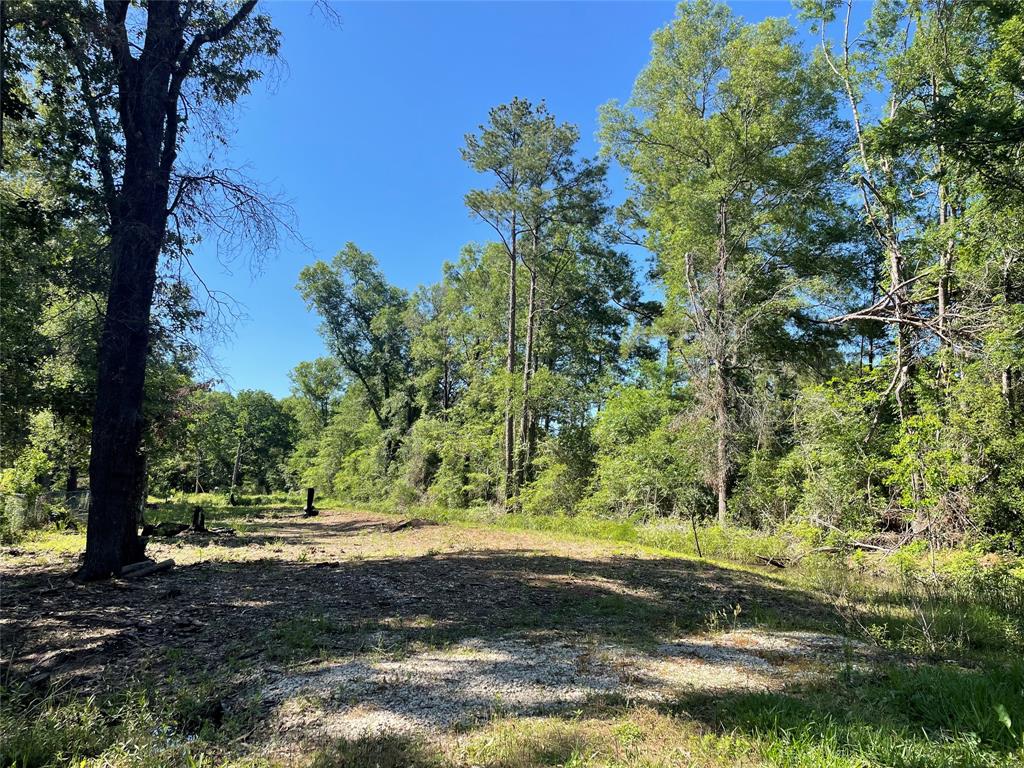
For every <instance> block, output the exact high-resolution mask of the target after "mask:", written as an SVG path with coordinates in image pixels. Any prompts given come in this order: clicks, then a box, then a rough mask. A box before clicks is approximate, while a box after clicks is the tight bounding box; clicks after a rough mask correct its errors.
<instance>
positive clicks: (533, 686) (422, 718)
mask: <svg viewBox="0 0 1024 768" xmlns="http://www.w3.org/2000/svg"><path fill="white" fill-rule="evenodd" d="M851 653H854V654H856V655H857V656H858V657H860V658H865V657H866V656H867V655H868V653H867V650H866V648H865V647H864V646H862V645H860V644H856V643H852V642H851V641H848V640H846V639H844V638H841V637H836V636H831V635H822V634H817V633H803V632H783V633H772V632H767V631H752V630H744V631H738V632H730V633H726V634H721V635H716V636H714V637H687V638H680V639H678V640H676V641H674V642H670V643H665V644H663V645H661V646H659V647H658V648H656V649H654V650H653V651H651V652H650V653H638V652H636V651H634V650H632V649H629V648H627V647H624V646H620V645H612V644H607V643H603V644H598V645H576V644H570V643H568V642H547V643H539V642H537V641H536V640H533V641H531V640H530V639H528V638H526V637H522V636H518V637H517V636H512V637H505V638H499V639H482V638H472V639H467V640H463V641H462V642H460V643H458V644H456V645H454V646H451V647H448V648H445V649H440V650H430V651H424V652H421V653H415V654H410V655H408V656H405V657H401V658H397V659H396V658H386V657H384V656H381V657H379V658H376V659H375V658H373V656H372V655H371V656H367V655H362V656H359V657H355V656H353V657H348V658H343V659H337V660H332V661H330V662H327V663H323V664H320V665H317V666H316V667H313V668H307V669H304V670H303V671H301V672H300V673H297V674H291V675H286V676H279V677H277V678H276V679H274V680H273V681H272V682H270V683H269V684H268V685H267V686H266V687H264V689H263V691H262V698H263V700H264V702H265V703H266V704H267V705H269V706H270V707H272V708H273V710H274V720H275V723H276V726H277V728H278V730H279V731H280V732H281V734H282V736H285V737H288V736H291V737H293V738H301V739H303V740H306V739H308V738H314V739H319V738H339V737H342V738H353V737H358V736H365V735H370V734H376V733H386V732H387V733H396V732H397V733H413V732H415V733H420V734H423V735H428V736H429V735H432V734H433V735H437V734H439V733H441V732H444V731H448V730H450V729H452V728H454V727H458V726H459V725H464V724H469V723H472V722H474V721H479V720H482V719H486V718H488V717H490V716H492V715H494V714H498V713H500V714H506V715H529V714H538V713H543V712H550V711H556V710H563V709H568V710H571V709H574V708H578V707H579V706H580V705H582V704H583V703H584V702H586V701H587V700H588V699H591V698H594V697H600V696H606V695H616V696H619V697H623V698H625V699H628V700H633V701H642V702H650V703H655V702H658V701H663V700H666V699H670V698H671V697H673V695H678V694H679V693H682V692H686V691H690V692H692V691H694V690H697V691H707V692H713V691H725V690H770V689H773V688H778V687H780V686H781V685H782V684H783V683H785V682H786V681H787V680H792V679H793V678H794V677H797V676H799V677H805V676H813V675H816V674H820V673H821V671H822V670H826V669H828V668H829V667H832V668H835V666H836V665H837V664H840V663H843V661H844V660H846V659H849V658H850V655H851Z"/></svg>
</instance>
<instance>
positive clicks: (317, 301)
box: [298, 243, 415, 460]
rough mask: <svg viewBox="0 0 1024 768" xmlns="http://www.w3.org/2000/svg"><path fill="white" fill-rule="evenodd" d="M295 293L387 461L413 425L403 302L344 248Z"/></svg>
mask: <svg viewBox="0 0 1024 768" xmlns="http://www.w3.org/2000/svg"><path fill="white" fill-rule="evenodd" d="M298 287H299V291H300V292H301V294H302V297H303V298H304V299H305V300H306V304H307V305H308V306H309V307H310V308H312V309H315V310H316V311H317V312H318V313H319V315H320V317H321V319H322V321H323V322H322V324H321V326H320V332H321V333H322V334H323V336H324V338H325V340H326V341H327V343H328V345H329V348H330V350H331V352H332V353H333V355H334V357H335V359H336V360H337V362H338V364H339V366H340V367H341V369H342V370H343V371H344V372H345V373H346V374H348V375H349V376H350V377H351V379H352V381H353V382H357V383H358V386H359V387H360V389H361V391H362V394H363V396H364V397H365V399H366V404H367V405H368V406H369V408H370V410H371V411H372V413H373V416H374V418H375V419H376V421H377V424H378V425H379V427H380V428H381V430H383V431H384V432H385V433H386V434H387V435H388V444H387V449H386V452H387V455H388V458H389V460H390V458H393V456H394V452H395V451H396V450H397V448H398V445H399V443H400V441H401V437H402V435H403V434H404V433H405V431H406V430H407V429H408V428H409V426H410V425H411V424H412V422H413V421H414V420H415V412H414V402H413V394H412V384H413V382H412V380H411V379H412V357H411V354H410V350H409V333H408V328H407V326H406V324H405V313H406V310H407V307H408V303H409V297H408V295H407V294H406V292H405V291H403V290H401V289H400V288H396V287H395V286H393V285H390V284H389V283H388V282H387V280H386V279H385V277H384V275H383V274H382V273H381V271H380V269H379V267H378V266H377V261H376V260H375V259H374V258H373V256H372V255H370V254H369V253H366V252H365V251H361V250H359V248H358V247H356V245H355V244H354V243H348V244H347V245H346V246H345V247H344V248H343V249H342V250H341V251H339V252H338V254H337V255H336V256H335V257H334V260H333V261H332V262H331V263H330V264H327V263H326V262H323V261H318V262H316V263H315V264H312V265H310V266H308V267H305V268H304V269H303V270H302V272H301V273H300V275H299V286H298Z"/></svg>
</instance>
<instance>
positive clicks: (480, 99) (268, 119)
mask: <svg viewBox="0 0 1024 768" xmlns="http://www.w3.org/2000/svg"><path fill="white" fill-rule="evenodd" d="M732 5H733V7H734V8H735V9H736V11H737V12H738V13H739V14H741V15H742V16H743V17H744V18H746V19H747V20H748V21H756V20H759V19H761V18H763V17H765V16H785V15H790V14H791V13H792V11H791V6H790V5H789V4H788V3H785V2H735V3H732ZM261 6H262V9H263V11H264V12H265V13H269V14H270V15H271V17H272V18H273V19H274V21H275V23H276V24H277V26H278V28H279V29H280V30H281V32H282V34H283V46H282V51H281V55H282V59H283V60H284V62H285V65H286V66H285V67H284V71H283V72H282V74H281V77H280V78H277V80H276V83H275V84H274V87H272V88H268V87H267V86H266V85H265V84H259V85H257V86H256V88H255V89H254V91H253V93H252V94H251V95H250V96H248V97H247V98H246V99H245V100H244V102H243V104H242V105H241V107H240V108H239V110H238V114H237V116H236V119H235V122H234V126H235V132H234V136H233V140H232V143H231V147H230V149H229V150H228V152H227V157H226V161H227V162H229V163H230V164H231V165H234V166H244V167H245V168H246V170H247V173H248V174H249V175H250V176H252V177H254V178H256V179H259V180H260V181H261V182H262V183H264V184H265V185H267V186H269V187H271V188H274V189H280V190H281V191H282V192H283V194H284V196H285V197H286V198H287V199H289V200H290V201H291V203H292V206H293V207H294V210H295V213H296V216H297V222H298V228H299V230H300V232H301V235H302V238H303V239H304V240H305V242H306V243H307V244H308V246H309V248H308V249H306V248H303V247H300V246H299V245H298V244H297V243H290V244H289V243H285V244H284V247H283V248H282V250H281V252H280V253H278V254H276V255H272V256H270V257H269V258H268V259H267V260H266V261H265V263H264V265H263V269H262V271H260V272H259V273H257V274H251V272H250V269H249V268H248V267H247V266H246V265H245V264H242V263H235V264H233V265H232V267H231V269H230V270H226V269H225V268H223V267H222V266H221V265H220V264H219V263H218V261H217V258H216V254H215V252H214V250H215V249H214V248H213V246H212V244H209V245H203V246H200V248H199V250H198V254H197V259H196V266H197V268H198V269H199V271H200V273H201V274H202V276H203V278H204V280H205V281H206V282H207V283H208V284H209V285H210V286H211V287H213V288H215V289H218V290H222V291H226V292H228V293H229V294H231V296H233V297H234V298H235V299H236V300H237V301H238V302H240V303H241V304H242V305H243V306H244V309H245V312H246V314H247V318H245V319H243V320H242V321H240V322H238V323H236V324H235V326H234V329H233V338H231V339H229V340H227V341H226V342H223V343H220V344H218V345H217V346H216V347H215V348H213V349H212V350H210V351H211V353H212V355H213V357H214V358H215V359H216V360H217V362H218V370H219V371H220V372H221V374H222V375H223V377H224V379H225V383H224V387H225V388H228V389H231V390H233V391H237V390H239V389H248V388H253V389H265V390H267V391H269V392H271V393H272V394H274V395H277V396H283V395H286V394H287V393H288V389H289V382H288V372H289V371H290V370H291V369H292V368H293V367H294V366H295V364H296V363H298V362H300V361H301V360H308V359H312V358H314V357H317V356H319V355H322V354H324V350H325V348H324V344H323V342H322V340H321V339H320V337H319V335H318V333H317V325H318V320H317V318H316V316H315V315H313V314H311V313H309V312H307V310H306V308H305V306H304V303H303V302H302V299H301V298H300V297H299V295H298V293H297V291H296V290H295V284H296V282H297V277H298V274H299V271H300V270H301V269H302V267H303V266H304V265H305V264H308V263H310V262H312V261H314V260H315V259H318V258H320V259H329V258H330V257H331V256H333V254H334V253H335V252H336V251H337V250H339V249H340V248H341V247H342V246H343V245H344V244H345V243H346V242H347V241H349V240H351V241H353V242H355V243H356V244H357V245H359V247H360V248H362V249H364V250H368V251H370V252H371V253H373V254H374V256H376V258H377V260H378V261H379V262H380V264H381V267H382V269H383V270H384V272H385V274H386V275H387V277H388V279H389V280H391V281H392V282H393V283H395V284H397V285H399V286H402V287H404V288H408V289H413V288H415V287H416V286H417V285H420V284H423V283H428V282H433V281H435V280H437V279H438V277H439V276H440V273H441V264H442V263H443V262H444V261H445V260H450V259H454V258H457V256H458V253H459V250H460V248H461V247H462V246H463V245H464V244H465V243H467V242H472V241H484V240H486V239H487V238H488V231H487V228H486V225H483V224H480V223H476V222H474V221H472V220H471V219H470V217H469V215H468V213H467V211H466V208H465V206H464V205H463V196H464V195H465V193H466V192H467V191H468V190H469V189H470V188H472V187H473V186H474V185H480V184H482V183H485V181H484V179H483V178H482V177H480V176H478V175H477V174H475V173H474V172H473V171H471V170H470V169H469V168H468V167H467V166H466V165H465V164H464V163H463V161H462V159H461V158H460V156H459V148H460V147H461V146H462V143H463V137H464V135H465V134H466V133H467V132H469V131H473V130H475V129H476V128H477V126H478V125H479V124H480V123H481V122H483V121H484V120H485V118H486V116H487V110H488V109H489V108H490V107H492V106H495V105H497V104H500V103H503V102H506V101H508V100H510V99H511V98H512V97H513V96H521V97H526V98H529V99H532V100H540V99H546V101H547V103H548V107H549V109H550V110H551V111H552V113H553V114H554V115H555V116H556V117H557V118H558V119H559V120H563V121H570V122H573V123H576V124H577V125H578V126H579V128H580V133H581V135H582V141H581V148H582V150H583V151H584V152H586V153H591V154H592V153H596V151H597V142H596V140H595V136H594V134H595V132H596V130H597V109H598V107H599V106H600V105H601V104H603V103H604V102H606V101H608V100H610V99H616V98H617V99H626V98H628V96H629V92H630V89H631V87H632V83H633V80H634V79H635V77H636V75H637V74H638V73H639V71H640V69H641V68H642V67H643V65H644V64H645V62H646V61H647V59H648V56H649V53H650V35H651V33H652V32H653V31H654V30H655V29H657V28H659V27H661V26H663V25H664V24H665V23H666V22H668V21H669V20H670V19H671V18H672V15H673V13H674V7H675V6H674V4H673V3H671V2H566V3H555V2H508V3H497V2H478V3H471V2H448V3H432V2H430V3H428V2H416V3H389V2H388V3H386V2H380V3H372V2H362V3H336V4H335V7H336V8H337V9H338V11H339V12H340V15H341V23H340V26H330V25H328V24H326V23H325V21H324V19H323V17H322V16H321V15H319V14H317V13H316V12H313V11H311V7H310V5H309V4H307V3H305V2H298V1H297V0H295V1H293V2H284V1H283V0H277V1H276V2H275V1H274V0H270V1H269V2H267V1H264V2H262V3H261ZM610 181H611V186H612V189H613V193H614V194H615V195H616V197H617V198H621V197H622V176H621V173H619V172H618V171H617V170H613V173H612V177H611V180H610Z"/></svg>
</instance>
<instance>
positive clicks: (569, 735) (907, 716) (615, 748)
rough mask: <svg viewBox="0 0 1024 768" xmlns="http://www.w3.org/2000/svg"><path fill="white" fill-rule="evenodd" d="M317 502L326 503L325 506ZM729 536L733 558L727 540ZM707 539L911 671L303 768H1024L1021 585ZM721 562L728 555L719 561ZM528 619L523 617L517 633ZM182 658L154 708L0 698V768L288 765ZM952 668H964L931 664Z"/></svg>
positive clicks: (471, 731)
mask: <svg viewBox="0 0 1024 768" xmlns="http://www.w3.org/2000/svg"><path fill="white" fill-rule="evenodd" d="M302 501H303V500H302V499H295V498H293V499H287V498H285V499H281V498H261V499H260V504H249V505H245V506H239V507H228V506H227V505H226V500H225V499H223V498H221V497H202V498H200V499H196V498H189V497H185V498H180V499H175V500H173V501H172V502H171V503H166V504H161V505H159V506H158V507H157V508H156V509H150V510H147V516H149V517H150V518H151V520H152V521H155V522H159V521H163V520H178V521H182V522H184V521H187V520H188V519H189V516H190V509H191V507H192V506H193V505H194V504H195V503H197V502H198V503H201V504H202V505H203V506H204V508H205V509H206V512H207V520H208V522H209V523H212V524H216V525H228V526H231V527H234V528H236V530H239V531H244V530H246V528H247V527H248V528H254V527H261V526H263V525H272V519H273V518H275V517H280V516H283V515H295V514H296V513H297V512H298V511H299V509H300V508H301V504H302ZM318 505H319V506H321V508H327V507H329V506H331V504H330V502H329V501H323V500H321V501H318ZM338 506H345V505H338ZM374 511H378V512H380V511H382V510H379V509H377V510H374ZM384 511H386V510H384ZM392 514H393V512H392ZM404 516H406V517H410V516H417V517H425V518H429V519H433V520H436V521H438V522H444V523H449V524H453V525H459V526H465V527H470V528H471V527H478V526H488V527H493V528H496V529H501V530H510V531H535V532H538V533H543V534H544V535H545V536H550V537H556V538H567V539H572V540H575V539H580V540H602V541H612V542H619V543H622V544H628V545H630V546H631V547H632V546H633V545H636V546H640V547H643V548H646V549H648V551H650V552H652V553H657V554H659V555H671V556H675V557H693V556H694V555H695V552H694V551H693V545H692V533H691V532H690V531H689V530H688V529H686V528H683V527H681V526H675V527H673V526H672V525H670V524H646V523H643V522H640V521H611V520H599V519H594V518H584V517H575V518H570V517H564V516H532V517H528V516H525V515H496V514H494V513H491V512H486V511H460V512H448V511H439V510H421V509H415V510H407V511H405V512H404ZM266 518H271V520H267V519H266ZM731 535H732V536H735V541H734V542H733V543H734V544H735V549H734V550H729V549H728V547H727V544H728V542H729V536H731ZM701 537H702V546H703V547H704V551H705V554H706V555H708V556H709V562H714V563H715V564H718V565H722V566H723V567H727V568H733V569H735V568H737V567H738V568H741V569H743V570H745V571H755V570H756V571H757V572H758V573H761V574H762V575H764V576H766V577H768V578H771V579H773V580H775V581H776V582H779V583H781V584H783V585H785V586H787V587H789V588H792V589H801V590H807V591H810V592H812V593H814V594H815V596H816V597H817V598H818V599H820V600H822V601H824V602H826V603H827V604H829V605H831V606H833V607H834V609H835V613H836V614H838V615H839V616H840V617H841V619H842V620H843V621H845V622H846V631H847V632H848V633H849V634H851V635H857V636H859V637H862V638H864V639H868V640H871V641H873V642H876V643H878V644H880V645H882V646H884V647H886V648H889V649H890V650H892V651H894V652H897V653H899V654H902V653H910V654H913V657H912V658H905V659H903V661H902V662H899V659H900V658H901V657H899V656H897V657H894V658H893V662H892V664H890V665H888V666H885V667H883V668H881V669H875V670H873V671H870V672H867V671H863V670H857V669H855V668H853V667H852V666H851V667H848V668H843V669H839V670H836V673H835V676H834V677H833V678H830V679H828V680H825V681H823V682H818V683H814V684H811V683H803V684H801V683H799V682H798V681H795V680H794V681H793V682H792V683H791V685H790V686H789V687H788V688H787V689H786V690H785V691H774V692H761V693H751V692H719V693H716V694H715V695H707V694H702V695H680V696H678V697H676V698H674V699H671V700H668V701H666V702H664V704H663V705H662V706H660V707H657V708H653V707H636V706H631V705H630V704H628V703H626V702H622V701H616V700H615V699H614V697H610V698H609V699H607V700H605V701H604V702H592V703H590V704H588V705H581V707H580V708H579V710H578V711H575V712H570V713H565V714H557V715H550V716H536V717H511V716H495V717H494V718H493V719H492V720H490V721H488V722H484V723H479V724H476V725H474V726H472V727H468V728H467V730H466V731H465V732H464V733H462V734H461V735H460V738H459V739H457V740H453V741H450V742H446V743H443V744H438V743H435V742H429V741H426V740H423V739H420V738H416V737H406V736H387V737H373V738H365V739H354V740H339V741H336V742H332V743H329V744H321V745H319V746H318V748H317V750H316V751H315V753H314V754H312V755H310V756H309V759H308V761H306V762H305V764H306V765H310V766H313V767H314V768H346V767H347V766H353V768H354V767H355V766H380V767H381V768H385V767H387V766H393V767H394V768H398V766H410V767H411V768H416V767H418V768H468V767H469V766H478V767H479V768H532V767H534V766H562V767H563V768H598V767H602V768H652V767H653V766H665V767H666V768H667V767H668V766H690V765H700V766H722V767H724V766H744V765H745V766H756V767H757V768H762V767H768V766H772V767H775V768H790V767H792V768H876V767H877V768H883V767H887V768H954V767H956V768H1009V767H1010V766H1020V765H1024V663H1021V662H1020V661H1019V659H1020V658H1021V657H1022V656H1024V640H1022V635H1024V623H1022V621H1024V620H1022V616H1021V613H1022V611H1021V610H1020V607H1021V606H1022V605H1024V597H1022V596H1024V592H1021V591H1020V590H1021V584H1024V580H1022V579H1021V577H1020V575H1019V574H1018V572H1017V571H1015V570H1014V569H1015V568H1016V567H1017V566H1015V565H1014V564H1013V563H1012V562H1010V561H1006V562H1005V563H1002V564H995V565H988V566H984V567H982V565H981V564H980V563H979V562H978V558H977V557H974V556H971V557H968V556H967V554H965V553H945V554H943V556H942V558H940V563H939V568H938V569H937V572H936V574H935V575H932V574H931V572H930V570H929V569H927V568H925V567H923V566H922V565H921V563H920V560H919V559H918V560H915V559H913V558H910V557H903V558H902V559H899V558H896V559H893V560H891V561H886V560H881V559H878V558H873V559H871V560H870V561H869V562H868V563H867V564H866V563H865V561H864V559H863V558H859V559H858V560H857V561H855V562H853V563H852V564H845V563H844V561H839V560H834V559H824V558H813V557H809V558H806V559H804V560H803V561H802V562H801V565H800V567H798V568H787V569H785V570H782V571H765V570H763V569H757V568H754V567H753V566H752V565H751V561H752V560H756V558H753V557H752V555H753V554H772V553H773V552H781V551H782V550H773V549H772V548H773V547H782V546H785V547H792V543H791V542H784V541H783V540H782V539H781V538H779V537H768V536H763V535H761V534H757V533H756V532H749V531H742V530H735V531H733V530H730V531H725V532H722V531H718V530H717V529H706V530H703V531H702V532H701ZM83 541H84V537H83V535H82V533H81V532H77V533H75V532H68V531H57V530H47V531H40V532H33V533H31V534H30V535H29V536H28V537H26V538H25V539H24V540H23V541H22V542H20V543H19V544H18V547H19V549H21V550H22V551H23V552H26V553H47V552H51V553H58V554H65V553H70V552H75V551H78V550H79V549H80V548H81V546H82V544H83ZM737 542H738V543H737ZM762 547H764V549H761V548H762ZM731 555H735V556H736V558H737V560H736V561H731V562H729V560H730V556H731ZM1018 570H1019V569H1018ZM548 610H564V611H573V612H577V613H580V614H581V615H584V616H586V617H593V619H594V621H595V622H598V621H600V620H601V619H602V617H613V618H621V617H625V618H626V619H628V621H627V622H626V623H627V624H630V625H631V626H634V627H637V628H641V627H643V626H644V625H650V624H652V623H655V619H657V616H656V615H654V614H646V613H644V612H643V610H640V609H638V608H637V607H636V605H635V604H634V603H631V602H630V601H629V600H627V599H625V598H623V597H621V596H619V595H605V596H600V597H594V598H591V599H587V600H584V601H581V602H580V603H578V604H572V605H566V606H550V607H549V608H548ZM758 610H759V609H758V606H756V605H754V606H750V607H749V608H747V607H746V606H744V613H743V614H742V615H739V616H733V615H730V614H728V612H726V613H725V614H722V615H721V616H718V615H711V614H709V616H708V618H707V621H708V623H709V626H708V627H706V629H709V630H714V631H717V630H724V629H729V628H730V627H731V626H733V625H734V624H736V623H737V622H739V623H740V624H743V625H746V622H748V621H752V622H754V623H755V624H756V625H758V626H761V625H765V624H768V625H773V626H774V625H778V626H784V627H788V626H792V619H791V617H782V616H774V615H772V614H771V610H770V609H769V608H766V609H764V610H763V611H761V612H760V613H758ZM755 614H756V615H755ZM529 619H530V617H529V616H524V617H523V626H526V625H528V623H529ZM711 623H713V624H715V626H710V624H711ZM520 628H522V627H520ZM822 628H823V629H826V627H824V626H822ZM427 629H430V628H429V627H427ZM827 629H832V627H828V628H827ZM430 631H433V630H430ZM260 632H261V633H262V634H261V636H260V637H261V638H262V641H264V642H265V643H266V647H267V655H268V657H269V658H270V659H271V660H272V661H275V662H283V663H290V662H292V661H294V660H296V659H308V658H316V657H318V656H322V655H324V654H326V653H330V652H332V651H335V650H336V648H333V646H334V645H336V644H337V642H338V640H339V635H340V634H342V633H345V632H346V628H344V627H339V626H336V625H335V624H334V623H333V622H332V621H331V620H330V618H329V617H327V616H324V615H320V614H309V615H305V614H303V615H297V616H294V617H291V618H288V619H285V620H282V621H280V622H278V623H276V624H274V625H272V626H269V627H265V628H260ZM371 652H372V651H371ZM188 656H189V654H188V652H187V649H174V648H170V649H167V651H166V658H165V659H164V663H163V665H162V667H161V675H162V682H161V686H162V687H160V691H161V693H160V694H159V695H158V694H156V693H155V691H156V688H155V687H154V685H153V684H152V683H150V684H146V685H143V684H140V683H132V682H130V683H128V684H126V685H125V687H124V689H123V690H122V691H121V692H118V693H115V694H112V695H110V696H108V697H106V698H99V697H82V696H76V695H75V693H74V692H73V691H51V692H49V693H48V694H46V695H39V694H38V693H33V692H29V691H25V690H20V689H7V690H3V691H0V733H2V735H3V738H2V740H0V767H2V768H7V766H24V767H26V768H28V767H30V766H32V767H36V766H37V767H38V768H50V767H51V766H53V767H56V766H76V768H99V766H111V767H112V768H156V767H157V766H161V767H162V766H190V767H192V766H204V767H205V766H210V767H211V768H212V767H213V766H228V767H230V768H269V767H271V766H277V765H281V764H283V763H281V762H278V761H275V758H273V757H260V758H253V757H251V756H247V747H246V743H247V741H249V740H250V739H256V740H258V739H259V738H263V735H257V736H255V737H251V736H250V735H249V734H250V731H251V730H252V728H253V727H258V725H259V722H260V714H259V712H258V711H257V709H255V708H254V707H248V708H247V707H244V706H242V707H238V706H236V707H235V708H234V709H231V710H230V711H225V708H224V705H223V696H224V693H223V691H224V690H226V689H227V688H228V687H229V683H230V680H229V677H230V676H231V675H233V674H236V673H237V672H238V669H234V668H230V665H229V668H226V669H221V670H216V671H214V672H212V673H207V672H202V673H199V672H196V671H194V670H189V669H188V666H187V663H186V661H187V659H188ZM948 658H957V659H959V660H960V663H959V664H953V663H948V662H947V663H939V664H935V663H932V662H933V661H935V660H937V659H948ZM1014 659H1017V660H1018V661H1012V660H1014ZM239 700H241V701H244V700H245V696H244V695H243V696H242V697H241V698H240V699H239ZM300 764H303V763H301V762H300Z"/></svg>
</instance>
